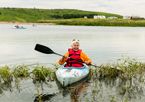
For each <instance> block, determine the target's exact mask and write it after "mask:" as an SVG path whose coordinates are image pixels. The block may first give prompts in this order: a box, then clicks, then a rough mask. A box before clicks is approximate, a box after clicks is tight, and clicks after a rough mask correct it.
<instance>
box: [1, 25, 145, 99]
mask: <svg viewBox="0 0 145 102" xmlns="http://www.w3.org/2000/svg"><path fill="white" fill-rule="evenodd" d="M14 26H15V25H0V48H1V50H0V66H5V65H8V66H14V65H19V64H22V63H24V64H25V65H36V64H37V63H39V64H40V65H47V66H51V64H52V63H54V62H57V61H58V60H59V59H60V56H57V55H54V54H43V53H40V52H37V51H35V50H34V47H35V45H36V44H37V43H39V44H42V45H45V46H48V47H50V48H51V49H52V50H53V51H54V52H56V53H59V54H62V55H63V54H64V53H66V51H67V50H68V48H70V47H71V46H70V45H71V41H72V39H74V38H75V39H79V40H80V48H81V49H82V50H83V51H84V52H85V53H86V54H87V55H88V57H89V58H91V59H92V62H93V64H97V65H100V64H106V63H107V62H110V63H114V62H116V61H117V59H119V58H122V55H124V56H128V57H132V58H137V60H138V61H141V62H145V46H144V44H145V40H144V39H145V34H144V32H145V28H144V27H96V26H56V25H38V26H37V27H32V25H23V26H24V27H26V28H27V29H11V28H13V27H14ZM94 83H95V82H94ZM94 83H89V82H84V83H83V85H85V87H87V89H82V90H83V92H81V93H82V96H81V97H80V98H81V99H82V100H83V101H84V102H85V101H86V100H87V98H88V99H89V98H90V97H92V96H90V95H89V94H91V93H92V92H91V90H92V89H91V87H92V86H94V85H95V84H94ZM97 83H99V84H102V86H104V87H103V89H101V90H100V91H102V94H103V96H102V99H103V97H105V96H108V94H109V93H111V92H112V90H113V92H114V94H116V93H115V90H116V87H115V88H114V87H111V86H110V84H109V85H108V84H107V83H108V82H107V83H106V82H105V81H102V80H100V79H98V82H97ZM51 84H52V86H53V87H51ZM58 84H59V83H57V82H50V83H49V85H47V84H45V83H37V82H36V83H35V82H34V83H32V80H31V79H29V80H23V81H22V82H20V86H19V87H16V86H15V85H13V88H12V89H11V88H10V87H9V86H6V85H4V86H3V85H1V87H0V89H1V90H0V101H5V102H13V101H14V102H33V101H34V102H36V100H37V97H36V95H35V94H37V90H36V89H35V87H36V86H37V87H38V88H39V90H40V93H41V94H43V95H44V96H45V97H47V98H50V99H46V101H48V102H49V101H53V102H56V101H59V102H70V101H71V99H70V98H71V94H73V93H72V91H68V90H66V91H64V92H60V91H61V90H63V89H61V88H59V85H58ZM106 84H107V85H106ZM79 85H82V84H80V83H78V85H76V86H79ZM48 86H49V88H48ZM106 86H107V87H106ZM118 86H119V85H118ZM53 93H57V94H56V95H53ZM50 94H52V95H51V96H52V97H51V96H50ZM139 95H140V94H139ZM138 97H139V96H138ZM72 99H73V98H72ZM104 100H105V101H107V99H105V98H104ZM144 100H145V99H144V98H142V99H141V101H144ZM98 101H102V100H101V99H100V100H98ZM141 101H140V102H141Z"/></svg>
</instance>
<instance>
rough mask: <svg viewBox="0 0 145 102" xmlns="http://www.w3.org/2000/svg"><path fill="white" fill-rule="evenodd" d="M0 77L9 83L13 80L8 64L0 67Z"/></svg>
mask: <svg viewBox="0 0 145 102" xmlns="http://www.w3.org/2000/svg"><path fill="white" fill-rule="evenodd" d="M0 79H1V80H3V81H4V83H11V81H12V80H13V75H12V73H11V69H10V68H9V67H8V66H4V67H1V68H0Z"/></svg>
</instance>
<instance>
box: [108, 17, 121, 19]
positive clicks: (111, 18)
mask: <svg viewBox="0 0 145 102" xmlns="http://www.w3.org/2000/svg"><path fill="white" fill-rule="evenodd" d="M107 19H118V18H117V17H108V18H107Z"/></svg>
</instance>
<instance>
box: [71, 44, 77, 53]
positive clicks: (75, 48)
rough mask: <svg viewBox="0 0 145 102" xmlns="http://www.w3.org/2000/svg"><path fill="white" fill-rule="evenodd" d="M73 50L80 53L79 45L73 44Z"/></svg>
mask: <svg viewBox="0 0 145 102" xmlns="http://www.w3.org/2000/svg"><path fill="white" fill-rule="evenodd" d="M71 47H72V50H74V51H78V50H79V43H73V45H71Z"/></svg>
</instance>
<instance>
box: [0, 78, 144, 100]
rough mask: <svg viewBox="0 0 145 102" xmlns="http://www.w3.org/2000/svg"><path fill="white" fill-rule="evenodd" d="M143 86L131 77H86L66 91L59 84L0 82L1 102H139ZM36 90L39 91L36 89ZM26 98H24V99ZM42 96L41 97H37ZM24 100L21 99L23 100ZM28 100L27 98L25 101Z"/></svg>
mask: <svg viewBox="0 0 145 102" xmlns="http://www.w3.org/2000/svg"><path fill="white" fill-rule="evenodd" d="M143 86H144V83H141V82H140V81H139V79H138V78H137V77H136V78H132V79H129V80H123V79H120V78H119V77H114V78H109V77H107V76H100V75H96V76H93V77H91V76H89V77H87V78H85V79H83V80H81V81H79V82H77V83H74V84H72V85H70V86H67V87H65V88H63V87H61V85H60V83H59V82H58V81H57V80H55V81H54V82H48V81H44V82H43V81H36V80H32V79H31V80H30V79H26V80H25V81H24V80H21V82H12V83H8V84H6V83H3V82H1V83H0V101H6V102H11V101H10V100H13V101H15V102H18V100H21V101H22V102H33V101H34V102H39V101H40V100H41V102H56V101H59V102H64V101H69V102H80V101H82V102H86V101H88V102H96V101H104V102H108V101H117V102H118V101H123V102H124V101H125V100H128V101H132V100H137V102H140V100H141V99H142V97H144V87H143ZM36 88H38V91H39V93H38V91H37V90H36ZM23 95H25V98H24V97H23ZM40 96H41V97H40ZM22 97H23V98H22ZM26 97H27V98H26Z"/></svg>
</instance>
